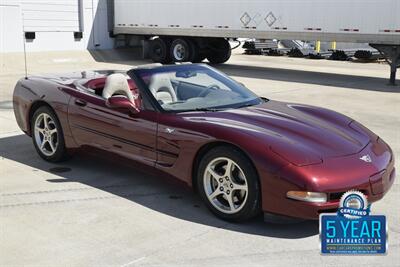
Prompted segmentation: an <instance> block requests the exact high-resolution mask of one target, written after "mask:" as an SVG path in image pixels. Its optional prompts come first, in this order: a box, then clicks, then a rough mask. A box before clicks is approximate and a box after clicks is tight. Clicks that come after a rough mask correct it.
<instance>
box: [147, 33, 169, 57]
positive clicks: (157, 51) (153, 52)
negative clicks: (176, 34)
mask: <svg viewBox="0 0 400 267" xmlns="http://www.w3.org/2000/svg"><path fill="white" fill-rule="evenodd" d="M170 46H171V41H170V40H169V39H166V38H159V37H158V38H155V39H153V40H151V42H150V46H149V53H150V58H151V59H152V60H153V61H154V62H159V63H170V62H171V58H170V56H169V49H170Z"/></svg>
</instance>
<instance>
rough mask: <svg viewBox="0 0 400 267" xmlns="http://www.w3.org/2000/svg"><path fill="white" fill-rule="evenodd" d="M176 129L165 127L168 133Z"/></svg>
mask: <svg viewBox="0 0 400 267" xmlns="http://www.w3.org/2000/svg"><path fill="white" fill-rule="evenodd" d="M174 131H175V129H174V128H165V132H167V133H173V132H174Z"/></svg>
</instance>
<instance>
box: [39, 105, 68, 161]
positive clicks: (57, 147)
mask: <svg viewBox="0 0 400 267" xmlns="http://www.w3.org/2000/svg"><path fill="white" fill-rule="evenodd" d="M31 129H32V139H33V144H34V146H35V148H36V151H37V152H38V154H39V156H41V157H42V158H43V159H45V160H47V161H50V162H59V161H62V160H65V159H67V158H68V154H67V151H66V148H65V142H64V135H63V131H62V128H61V124H60V122H59V120H58V118H57V115H56V114H55V113H54V112H53V111H52V110H51V109H50V108H49V107H46V106H42V107H40V108H38V109H37V110H36V111H35V113H34V114H33V116H32V120H31Z"/></svg>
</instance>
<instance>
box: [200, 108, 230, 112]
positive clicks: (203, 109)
mask: <svg viewBox="0 0 400 267" xmlns="http://www.w3.org/2000/svg"><path fill="white" fill-rule="evenodd" d="M193 110H194V111H211V112H217V111H221V110H224V109H221V108H195V109H193Z"/></svg>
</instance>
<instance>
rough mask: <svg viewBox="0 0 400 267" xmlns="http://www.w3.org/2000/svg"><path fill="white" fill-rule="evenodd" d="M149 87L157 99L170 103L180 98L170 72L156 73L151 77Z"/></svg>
mask: <svg viewBox="0 0 400 267" xmlns="http://www.w3.org/2000/svg"><path fill="white" fill-rule="evenodd" d="M149 88H150V91H151V93H152V94H153V95H154V97H155V98H156V99H157V101H158V100H161V101H162V102H163V103H170V102H175V101H177V100H178V98H177V96H176V93H175V90H174V87H173V86H172V83H171V80H170V78H169V76H168V74H161V73H159V74H154V75H153V76H152V77H151V79H150V85H149Z"/></svg>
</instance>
